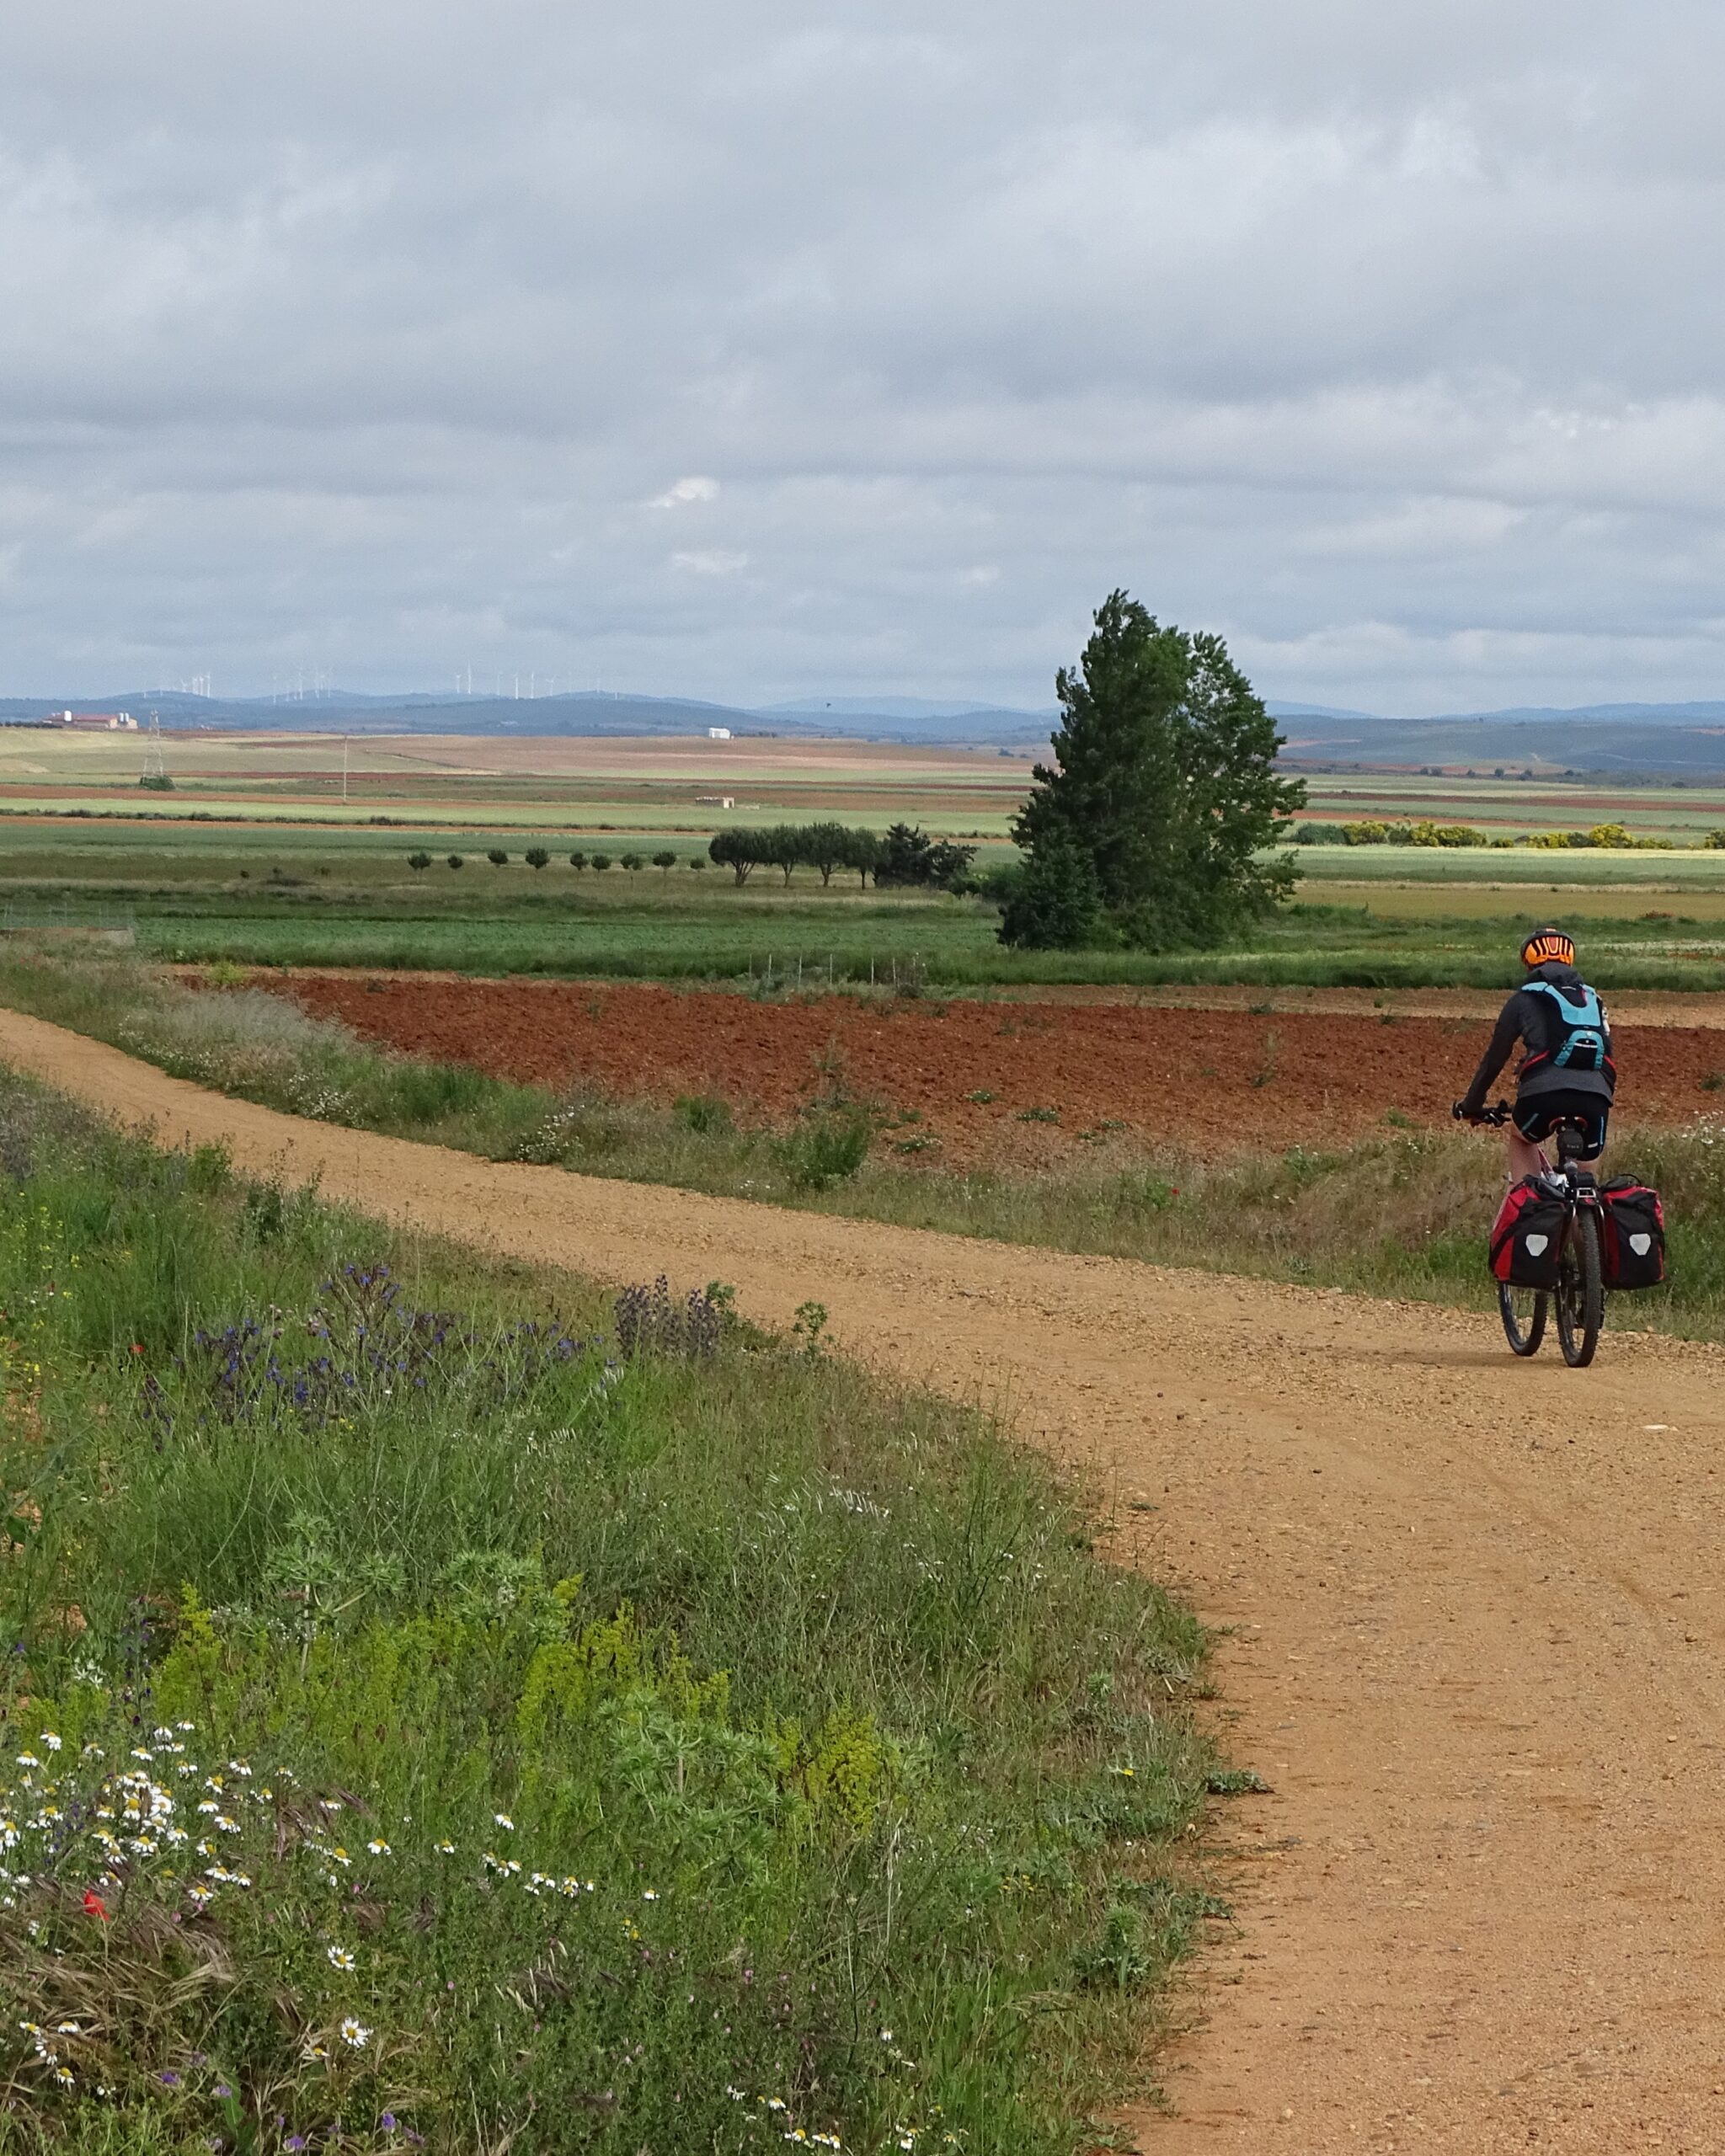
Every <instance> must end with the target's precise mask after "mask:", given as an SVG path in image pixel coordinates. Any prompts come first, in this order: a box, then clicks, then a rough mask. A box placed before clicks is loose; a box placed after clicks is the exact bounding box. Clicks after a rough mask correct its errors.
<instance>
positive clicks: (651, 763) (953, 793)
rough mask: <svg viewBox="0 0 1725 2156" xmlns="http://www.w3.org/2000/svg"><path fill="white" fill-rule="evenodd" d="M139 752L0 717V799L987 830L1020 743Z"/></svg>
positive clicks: (769, 739) (361, 739)
mask: <svg viewBox="0 0 1725 2156" xmlns="http://www.w3.org/2000/svg"><path fill="white" fill-rule="evenodd" d="M154 755H155V744H153V742H152V739H151V738H150V737H149V736H148V735H147V734H146V733H144V732H142V731H140V732H139V733H136V734H51V733H39V732H35V731H34V730H24V729H8V728H0V808H9V809H14V810H24V811H28V810H31V809H34V810H35V811H37V812H38V813H47V812H53V813H55V814H67V813H68V812H70V811H72V810H73V809H86V810H88V811H90V812H92V813H100V812H104V811H105V812H107V813H109V814H114V813H115V812H118V811H124V812H125V813H126V814H137V815H147V816H150V817H152V818H156V817H159V818H163V819H168V820H170V821H173V820H176V819H184V818H185V817H187V816H188V815H190V814H204V815H211V816H222V817H227V818H238V819H246V820H248V821H252V820H256V821H281V820H287V819H296V818H302V817H313V818H316V819H318V820H320V821H327V822H329V823H334V824H341V823H352V824H363V823H364V822H365V820H366V819H367V818H368V817H371V816H374V815H379V814H383V815H388V816H390V817H392V818H393V819H397V820H398V821H400V822H403V823H405V824H409V825H415V826H423V827H428V828H429V827H437V828H442V827H444V826H448V825H455V826H463V825H469V826H470V825H480V826H482V827H485V828H499V829H509V828H515V827H528V826H532V827H538V826H545V827H547V828H551V829H555V830H592V829H594V828H595V826H596V825H614V826H616V827H617V828H618V829H622V830H681V831H684V832H696V833H711V832H712V831H713V830H716V829H718V827H719V826H720V825H724V824H727V823H735V822H740V821H748V820H750V819H756V820H760V819H763V818H765V819H769V820H772V821H783V820H785V819H787V818H789V819H793V820H795V819H804V820H808V819H814V818H815V817H820V816H836V817H838V818H840V819H841V820H844V821H847V822H852V823H857V824H865V825H872V826H875V827H884V825H887V824H889V823H893V822H896V821H898V820H899V819H900V818H903V819H906V820H909V821H912V822H916V821H921V822H922V823H924V824H925V825H928V826H930V827H931V828H932V829H936V830H940V831H943V832H952V833H958V834H964V835H972V834H975V835H985V836H996V837H1001V836H1004V835H1005V833H1006V830H1007V823H1008V821H1009V820H1010V819H1011V817H1012V814H1013V813H1014V811H1015V810H1016V809H1017V804H1018V803H1019V801H1020V800H1021V799H1022V798H1023V792H1024V788H1025V787H1026V785H1027V783H1028V776H1029V764H1028V760H1026V759H1025V758H1024V757H1023V755H1020V754H1019V753H1017V751H1013V752H1011V753H1007V752H1006V751H1002V750H993V749H963V748H919V747H916V746H914V745H911V744H899V743H880V742H868V741H836V740H820V739H800V738H797V739H791V738H784V739H781V738H777V737H773V736H755V735H750V736H745V737H744V738H741V739H735V740H731V741H721V742H713V741H708V740H707V739H704V738H702V737H692V736H677V735H669V736H660V735H653V736H649V737H644V738H640V739H635V738H631V737H626V736H621V737H615V738H607V737H591V736H574V737H569V736H555V737H527V736H523V737H521V738H517V739H510V738H508V737H504V738H501V739H492V738H489V737H478V736H472V737H469V736H463V735H449V734H442V735H419V734H413V735H380V734H355V735H353V736H352V737H351V738H350V740H349V742H348V744H347V747H346V751H345V763H346V769H345V771H344V767H343V766H344V750H343V744H342V739H341V737H340V736H339V734H334V735H332V734H251V733H239V734H217V733H211V734H163V737H162V742H161V760H162V766H163V769H164V770H165V771H166V772H167V773H168V776H170V777H171V778H172V779H173V781H174V791H173V792H171V793H155V792H146V791H144V790H143V789H142V788H141V787H140V786H139V784H138V780H139V777H140V776H141V775H142V772H143V771H145V770H146V769H147V768H150V767H151V766H152V759H153V756H154ZM703 796H707V797H719V798H723V797H725V796H729V797H730V798H731V800H732V802H733V804H734V805H733V806H732V807H731V808H729V809H725V808H724V807H722V806H720V805H718V800H715V799H711V798H708V799H703V798H702V797H703Z"/></svg>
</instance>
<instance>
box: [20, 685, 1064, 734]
mask: <svg viewBox="0 0 1725 2156" xmlns="http://www.w3.org/2000/svg"><path fill="white" fill-rule="evenodd" d="M68 706H69V707H70V708H72V710H83V711H129V712H131V713H132V715H133V716H134V718H137V719H138V720H139V721H140V722H141V723H144V722H147V719H148V716H149V713H150V712H152V711H154V712H156V713H157V714H158V717H159V718H160V719H161V722H162V723H163V725H164V726H167V727H185V726H210V727H222V728H229V727H232V728H240V727H243V728H254V729H256V730H258V731H260V732H261V731H264V730H266V729H280V730H285V731H289V732H295V733H301V732H304V733H342V732H344V731H350V730H354V729H356V728H363V729H364V730H366V732H368V733H392V734H395V733H398V734H601V735H602V734H704V733H705V732H706V731H707V729H708V728H709V727H713V726H724V727H729V728H730V730H731V731H732V733H734V734H801V735H807V736H809V738H811V739H818V738H819V737H820V735H822V734H843V735H847V736H850V737H852V738H853V739H863V740H875V741H902V742H907V743H908V742H922V743H926V744H929V745H931V746H933V745H937V744H955V743H956V744H967V743H968V744H978V745H988V744H996V743H998V744H1001V745H1003V746H1004V745H1006V744H1008V743H1012V744H1022V743H1024V742H1044V741H1046V740H1047V739H1048V736H1049V731H1050V728H1052V726H1053V724H1054V719H1055V714H1054V713H1053V712H1049V713H1047V714H1039V713H1038V712H1025V711H1007V710H1001V709H1000V708H997V707H994V706H991V705H976V704H967V705H948V704H932V703H930V704H927V705H925V703H924V702H923V700H921V699H920V698H916V697H911V696H906V697H885V698H883V699H881V700H880V702H879V703H873V704H871V703H869V702H868V701H867V699H863V698H857V697H842V696H841V697H834V698H832V699H831V700H830V702H829V700H827V699H825V698H820V697H808V698H805V699H804V700H802V701H801V702H798V704H796V705H794V706H774V707H768V708H765V709H760V710H756V709H750V708H746V707H742V706H740V705H732V704H716V703H708V702H703V701H702V700H701V699H699V698H697V697H693V696H631V695H626V694H623V693H621V692H617V691H606V690H597V689H584V690H581V691H578V692H576V693H574V694H573V695H567V696H425V695H416V696H363V695H359V694H355V693H353V692H351V691H345V690H343V691H334V690H326V691H323V693H322V694H321V695H320V696H318V697H316V698H312V697H307V698H303V699H298V698H296V699H295V700H293V701H291V702H287V701H277V700H276V699H275V698H272V697H269V696H240V697H222V696H190V695H188V694H186V693H185V691H183V690H179V689H156V690H150V689H137V690H130V691H126V692H125V693H124V694H121V695H115V696H104V697H102V698H99V699H95V700H92V699H89V698H85V699H83V701H82V702H80V701H79V700H78V699H77V698H75V697H74V698H66V697H36V696H29V697H23V696H8V697H4V698H0V721H6V720H11V721H13V722H19V721H24V722H28V721H29V720H30V719H40V718H43V717H45V715H46V714H47V713H48V712H51V711H64V710H66V709H67V707H68Z"/></svg>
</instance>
